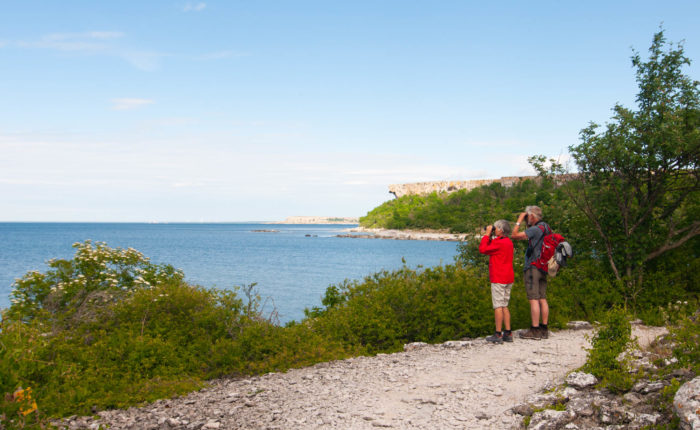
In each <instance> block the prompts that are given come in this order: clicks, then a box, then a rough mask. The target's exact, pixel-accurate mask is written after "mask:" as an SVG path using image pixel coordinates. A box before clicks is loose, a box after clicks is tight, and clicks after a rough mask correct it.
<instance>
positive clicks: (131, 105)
mask: <svg viewBox="0 0 700 430" xmlns="http://www.w3.org/2000/svg"><path fill="white" fill-rule="evenodd" d="M111 102H112V109H114V110H133V109H138V108H141V107H144V106H147V105H150V104H153V103H154V102H153V100H148V99H134V98H121V99H112V100H111Z"/></svg>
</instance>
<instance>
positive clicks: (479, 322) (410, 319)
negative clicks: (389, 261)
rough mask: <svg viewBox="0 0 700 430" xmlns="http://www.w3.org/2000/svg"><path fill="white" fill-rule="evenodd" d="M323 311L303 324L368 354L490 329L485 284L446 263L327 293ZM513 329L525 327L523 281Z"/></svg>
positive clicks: (480, 333)
mask: <svg viewBox="0 0 700 430" xmlns="http://www.w3.org/2000/svg"><path fill="white" fill-rule="evenodd" d="M324 304H325V305H326V307H325V308H324V309H314V310H310V311H309V310H307V320H306V321H307V322H308V323H310V324H312V325H313V327H315V328H316V329H318V330H320V331H322V332H323V333H326V335H327V336H328V337H330V338H333V339H337V340H338V341H340V342H342V343H345V344H350V345H353V346H355V347H360V348H362V349H364V350H366V351H367V352H368V353H376V352H390V351H396V350H399V349H400V348H401V347H402V346H403V345H404V344H406V343H409V342H417V341H420V342H433V343H434V342H443V341H446V340H450V339H459V338H462V337H477V336H483V335H484V334H486V333H489V332H491V331H493V308H492V305H491V293H490V283H489V282H488V279H487V278H484V277H483V274H480V273H479V272H478V270H477V269H475V268H469V267H463V266H459V265H446V266H438V267H433V268H428V269H424V270H412V269H409V268H407V267H404V268H402V269H400V270H396V271H393V272H388V271H384V272H380V273H376V274H374V275H372V276H369V277H366V278H365V279H364V280H363V281H362V282H360V281H354V282H345V283H343V284H340V285H336V286H331V287H329V288H328V289H327V290H326V296H325V298H324ZM510 308H511V314H512V316H513V325H514V327H516V326H526V325H528V324H529V323H528V322H527V321H529V307H528V306H527V300H525V294H524V289H523V288H522V281H520V288H518V287H515V288H514V291H513V299H512V300H511V307H510Z"/></svg>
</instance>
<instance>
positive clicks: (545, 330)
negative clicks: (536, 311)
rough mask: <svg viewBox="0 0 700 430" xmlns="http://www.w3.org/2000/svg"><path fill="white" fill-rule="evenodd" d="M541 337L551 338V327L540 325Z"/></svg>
mask: <svg viewBox="0 0 700 430" xmlns="http://www.w3.org/2000/svg"><path fill="white" fill-rule="evenodd" d="M540 338H541V339H549V328H545V327H540Z"/></svg>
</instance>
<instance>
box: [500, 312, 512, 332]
mask: <svg viewBox="0 0 700 430" xmlns="http://www.w3.org/2000/svg"><path fill="white" fill-rule="evenodd" d="M501 309H503V323H504V324H505V326H506V330H508V331H510V311H509V310H508V308H501Z"/></svg>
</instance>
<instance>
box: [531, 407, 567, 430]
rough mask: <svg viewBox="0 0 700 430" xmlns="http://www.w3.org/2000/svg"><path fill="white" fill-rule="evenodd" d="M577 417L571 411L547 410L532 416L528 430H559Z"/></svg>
mask: <svg viewBox="0 0 700 430" xmlns="http://www.w3.org/2000/svg"><path fill="white" fill-rule="evenodd" d="M575 417H576V414H574V413H573V412H571V411H555V410H553V409H545V410H544V411H541V412H536V413H535V414H533V415H532V419H531V420H530V425H529V426H528V427H527V428H528V430H555V429H559V428H561V427H563V426H565V425H567V424H568V423H569V422H571V421H572V420H573V419H574V418H575Z"/></svg>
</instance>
